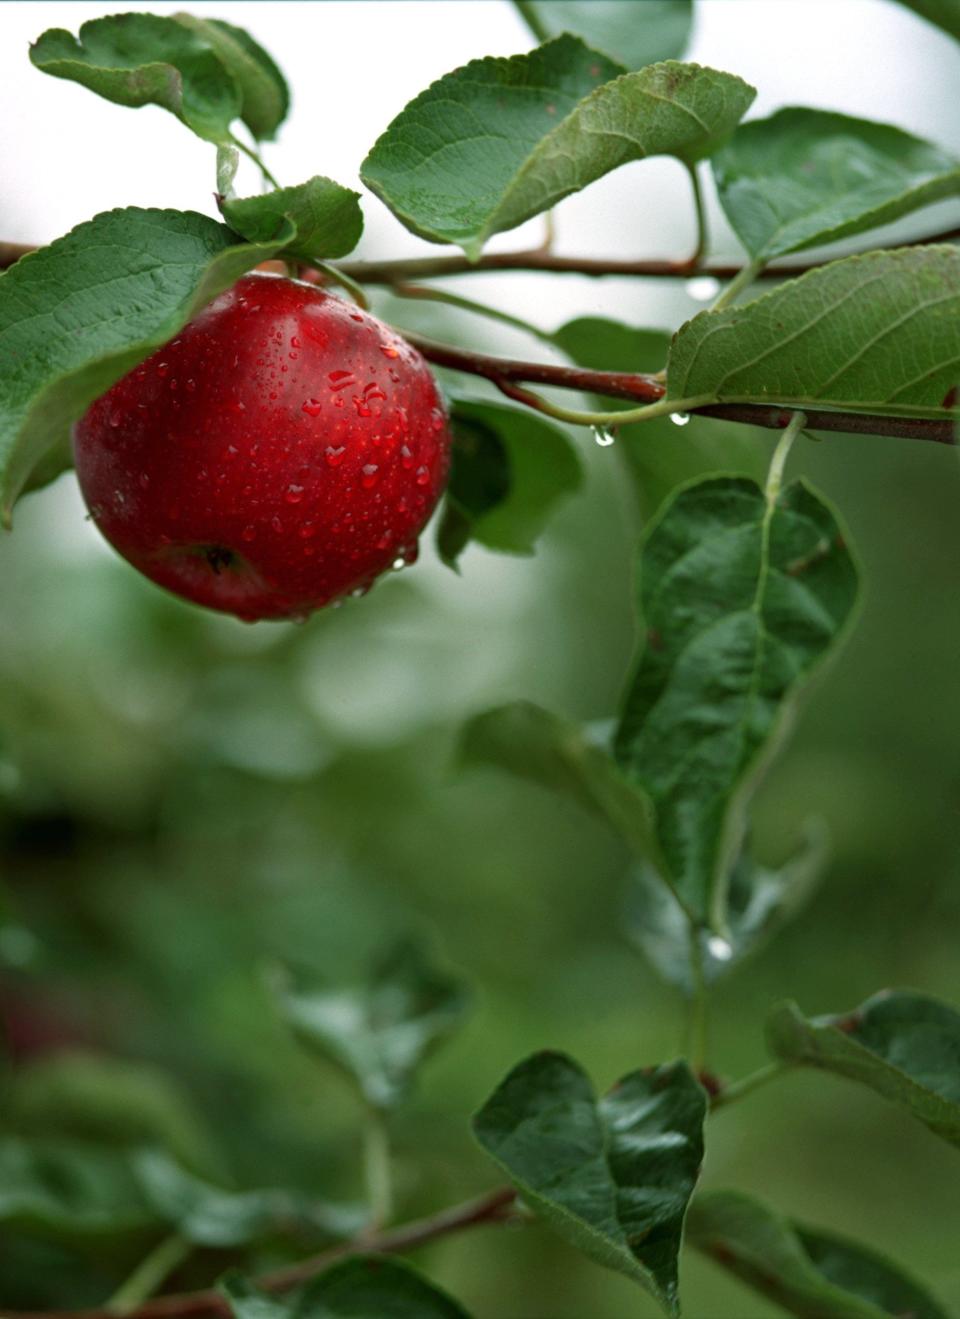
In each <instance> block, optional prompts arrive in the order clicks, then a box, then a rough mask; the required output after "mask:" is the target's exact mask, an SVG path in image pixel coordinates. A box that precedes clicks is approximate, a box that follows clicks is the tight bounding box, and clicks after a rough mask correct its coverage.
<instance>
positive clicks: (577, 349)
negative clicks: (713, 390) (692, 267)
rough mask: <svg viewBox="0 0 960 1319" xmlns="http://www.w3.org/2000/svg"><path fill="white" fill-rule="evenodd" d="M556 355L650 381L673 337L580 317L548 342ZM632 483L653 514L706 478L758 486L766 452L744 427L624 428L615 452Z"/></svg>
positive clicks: (598, 401)
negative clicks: (731, 476)
mask: <svg viewBox="0 0 960 1319" xmlns="http://www.w3.org/2000/svg"><path fill="white" fill-rule="evenodd" d="M553 340H554V342H555V343H556V345H557V347H558V348H560V349H561V350H562V351H563V352H565V353H566V354H567V356H568V357H569V358H571V360H572V361H574V362H576V363H577V365H578V366H586V367H589V368H590V369H591V370H594V371H643V372H646V373H649V374H653V373H655V372H657V371H661V370H662V369H663V368H664V366H665V365H666V361H667V353H668V352H669V349H670V335H669V334H665V333H664V332H663V331H662V330H646V329H639V328H636V327H634V326H632V325H624V324H623V323H622V322H620V321H613V320H609V319H607V318H606V317H603V316H580V317H577V318H576V319H575V320H572V321H568V322H567V323H566V325H562V326H561V327H560V329H559V330H557V332H556V333H555V334H554V335H553ZM594 402H595V405H596V407H597V408H599V409H603V410H606V411H615V410H617V409H620V408H630V407H633V406H634V404H633V403H631V402H630V401H629V400H628V399H611V398H607V397H605V396H604V397H602V396H600V395H596V396H594ZM616 451H617V452H618V453H620V454H622V455H623V457H624V458H625V460H626V464H627V467H628V468H629V470H630V474H631V476H632V477H633V481H634V485H635V488H636V492H637V497H638V500H639V504H640V511H641V513H642V514H643V515H644V517H648V516H649V515H650V514H652V513H653V512H654V511H655V510H656V509H657V508H658V507H659V505H660V504H661V503H662V502H663V500H664V499H665V498H666V497H667V495H669V494H670V493H671V491H673V490H675V489H676V488H677V486H679V485H683V484H685V483H686V482H687V481H691V480H693V478H694V477H697V476H703V475H705V474H706V473H707V472H718V471H720V472H730V471H736V472H742V473H743V474H744V475H745V476H752V477H754V478H755V479H757V480H762V478H763V473H764V471H765V468H766V455H767V451H766V448H765V446H764V445H762V444H758V443H757V438H756V432H755V431H753V430H749V429H747V428H746V427H744V426H735V425H721V424H720V423H719V422H717V421H716V420H715V419H714V418H710V417H698V416H696V415H693V416H691V417H690V419H689V422H688V423H687V425H686V426H685V427H684V428H683V430H682V431H678V430H677V427H676V426H675V425H674V424H673V422H672V421H671V420H670V418H669V417H664V418H662V419H661V420H654V421H645V422H642V423H639V424H637V425H635V426H623V427H621V428H620V430H619V431H618V433H617V450H616Z"/></svg>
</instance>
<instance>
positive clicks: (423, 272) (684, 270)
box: [0, 229, 960, 284]
mask: <svg viewBox="0 0 960 1319" xmlns="http://www.w3.org/2000/svg"><path fill="white" fill-rule="evenodd" d="M956 239H960V229H946V230H944V231H943V232H942V233H937V234H923V235H921V236H920V237H918V238H910V239H907V240H906V241H905V242H902V243H897V244H896V246H897V247H918V246H921V245H925V244H927V243H950V242H953V241H955V240H956ZM33 250H34V245H31V244H29V243H0V269H4V268H5V267H6V266H12V265H13V263H14V262H15V261H17V260H19V258H20V257H22V256H24V255H25V254H26V253H27V252H32V251H33ZM859 250H860V251H872V250H873V249H871V248H863V249H859ZM843 255H846V256H854V255H857V253H854V252H847V253H844V254H843ZM836 259H837V258H836V257H835V256H830V257H826V258H825V259H823V260H819V261H806V262H805V261H791V262H789V263H784V264H782V265H772V266H767V267H766V268H765V269H764V270H762V271H761V272H760V274H759V275H758V276H757V278H758V279H787V278H789V277H791V276H793V275H802V274H805V272H806V271H808V270H815V269H816V268H817V267H818V266H822V265H825V264H826V263H827V261H833V260H836ZM336 264H337V268H338V269H339V270H342V271H343V273H344V274H345V275H349V276H350V277H351V278H352V279H355V280H358V281H359V282H360V283H361V284H395V283H396V282H397V281H398V280H407V279H432V278H435V277H437V276H441V275H475V274H483V273H484V272H485V271H493V270H532V271H541V272H545V273H547V274H557V275H564V274H566V275H589V276H591V277H600V276H603V275H628V276H629V275H638V276H650V277H652V278H655V279H656V278H661V279H687V278H689V277H690V276H691V275H712V276H713V278H714V279H719V280H727V279H735V278H736V276H737V275H739V273H740V271H741V270H742V269H743V266H742V265H732V264H716V263H711V262H703V263H701V262H699V261H697V260H696V258H695V257H694V258H693V259H691V258H689V257H687V258H685V259H684V260H682V261H667V260H634V259H632V258H606V257H583V256H560V255H558V254H557V253H555V252H551V251H549V250H545V249H544V248H543V247H535V248H526V249H524V250H522V251H519V252H487V253H485V254H484V255H483V256H481V257H480V259H479V260H478V261H468V260H467V258H466V257H465V256H462V255H457V254H455V253H451V254H449V255H444V256H426V257H404V258H402V259H400V260H396V261H340V262H337V263H336Z"/></svg>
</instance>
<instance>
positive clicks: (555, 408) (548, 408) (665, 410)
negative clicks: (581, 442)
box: [494, 380, 713, 426]
mask: <svg viewBox="0 0 960 1319" xmlns="http://www.w3.org/2000/svg"><path fill="white" fill-rule="evenodd" d="M494 384H495V385H496V386H497V388H498V389H499V390H500V392H501V393H502V394H506V396H507V397H508V398H512V399H515V400H516V401H517V402H518V403H523V404H525V405H526V406H527V407H528V408H533V409H535V411H537V412H542V413H544V414H545V415H546V416H548V417H554V418H556V420H557V421H565V422H568V423H569V424H570V425H571V426H629V425H632V424H633V423H634V422H638V421H653V420H654V419H655V418H656V417H667V416H670V414H671V413H674V412H690V411H691V410H692V409H693V408H699V407H702V406H703V405H704V404H706V403H712V402H713V396H712V395H708V394H704V395H701V396H700V397H699V398H678V399H675V398H661V399H659V400H658V401H657V402H656V403H648V404H646V405H645V406H644V407H641V408H625V409H624V410H623V411H622V412H580V411H578V410H577V409H576V408H565V407H562V406H561V405H559V404H557V403H551V402H550V400H549V399H546V398H544V397H543V395H542V394H534V393H533V392H532V391H531V390H529V389H521V388H520V387H519V386H518V385H513V384H510V383H508V382H507V381H505V380H494Z"/></svg>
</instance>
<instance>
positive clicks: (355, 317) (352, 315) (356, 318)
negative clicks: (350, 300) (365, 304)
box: [350, 311, 363, 322]
mask: <svg viewBox="0 0 960 1319" xmlns="http://www.w3.org/2000/svg"><path fill="white" fill-rule="evenodd" d="M350 319H351V320H352V321H357V322H360V321H362V320H363V317H362V316H360V315H358V314H357V313H356V312H355V311H352V312H351V313H350Z"/></svg>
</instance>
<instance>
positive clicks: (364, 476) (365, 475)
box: [360, 463, 380, 490]
mask: <svg viewBox="0 0 960 1319" xmlns="http://www.w3.org/2000/svg"><path fill="white" fill-rule="evenodd" d="M360 471H361V481H360V484H361V485H362V486H363V488H364V490H372V489H373V487H374V486H375V485H376V484H377V473H378V472H379V471H380V468H379V467H378V466H377V464H376V463H365V464H364V466H363V467H362V468H361V469H360Z"/></svg>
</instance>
